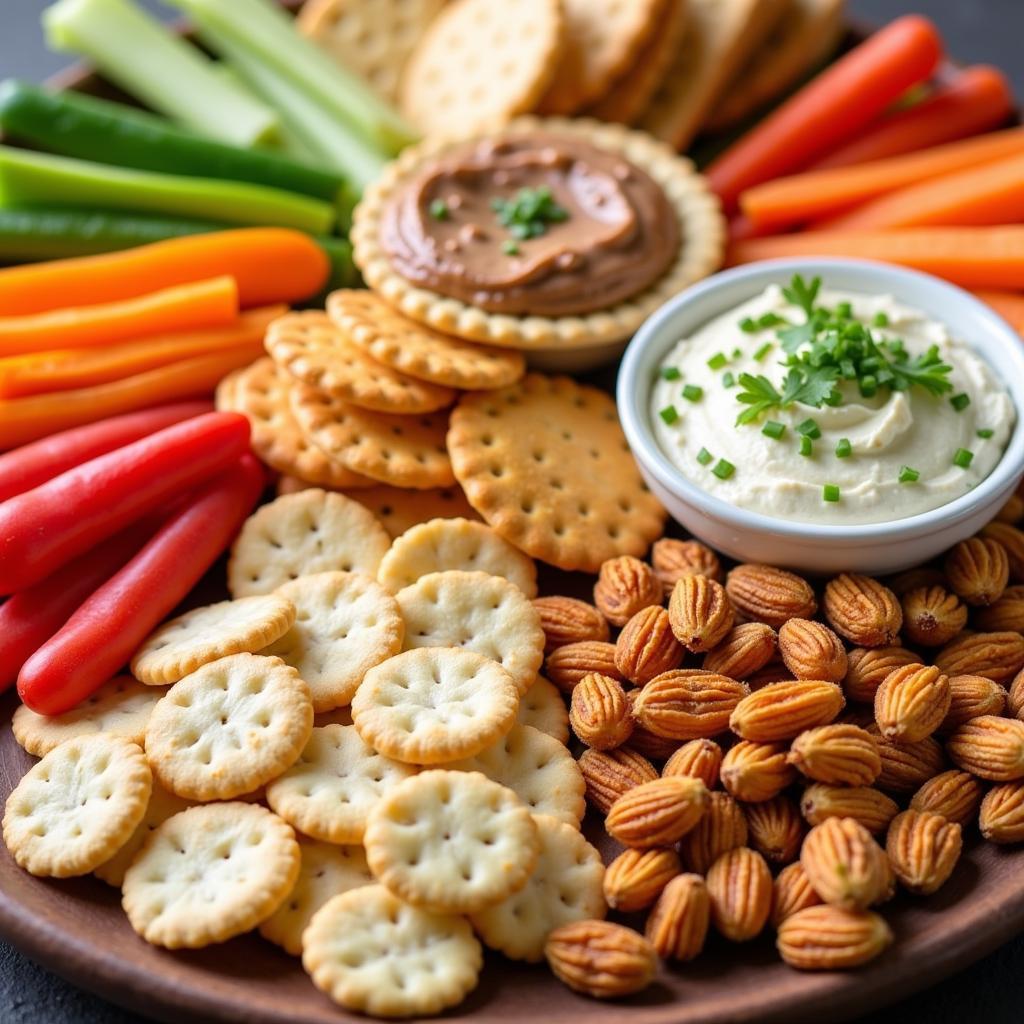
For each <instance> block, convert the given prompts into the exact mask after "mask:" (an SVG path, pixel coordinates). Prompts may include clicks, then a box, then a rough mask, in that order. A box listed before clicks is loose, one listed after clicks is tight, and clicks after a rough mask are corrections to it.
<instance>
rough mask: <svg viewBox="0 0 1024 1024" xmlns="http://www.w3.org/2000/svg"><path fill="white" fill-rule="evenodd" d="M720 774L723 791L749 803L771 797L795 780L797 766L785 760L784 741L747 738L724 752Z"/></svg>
mask: <svg viewBox="0 0 1024 1024" xmlns="http://www.w3.org/2000/svg"><path fill="white" fill-rule="evenodd" d="M720 774H721V778H722V785H723V786H724V787H725V789H726V791H727V792H728V793H731V794H732V795H733V796H734V797H735V798H736V799H737V800H743V801H745V802H748V803H758V802H760V801H762V800H771V798H772V797H774V796H777V795H778V794H779V793H781V792H782V790H784V789H785V788H786V787H787V786H788V785H789V784H790V783H791V782H793V780H794V779H796V769H795V768H794V767H793V766H792V765H790V764H789V763H788V762H787V761H786V745H785V744H784V743H752V742H750V741H749V740H741V741H740V742H739V743H735V744H733V746H732V747H730V748H729V750H727V751H726V753H725V757H724V758H723V759H722V768H721V773H720Z"/></svg>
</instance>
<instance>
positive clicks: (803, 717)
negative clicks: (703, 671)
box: [729, 679, 846, 743]
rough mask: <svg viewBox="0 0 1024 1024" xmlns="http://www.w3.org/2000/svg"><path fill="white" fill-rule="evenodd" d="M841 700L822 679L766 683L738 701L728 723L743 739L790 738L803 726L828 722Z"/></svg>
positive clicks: (838, 692) (836, 689)
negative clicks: (766, 684)
mask: <svg viewBox="0 0 1024 1024" xmlns="http://www.w3.org/2000/svg"><path fill="white" fill-rule="evenodd" d="M845 703H846V701H845V700H844V699H843V694H842V691H841V690H840V689H839V687H838V686H836V685H835V684H834V683H830V682H827V681H825V680H815V679H795V680H787V681H785V682H781V683H770V684H769V685H768V686H765V687H763V688H762V689H760V690H757V691H755V692H754V693H751V694H750V695H749V696H747V697H744V698H743V700H741V701H740V702H739V704H738V705H737V706H736V710H735V711H733V713H732V716H731V717H730V719H729V725H730V727H731V728H732V730H733V732H735V733H737V734H738V735H739V736H741V737H742V738H743V739H745V740H754V741H756V742H758V743H774V742H777V741H778V740H790V739H793V738H794V737H796V736H799V735H800V733H802V732H803V731H804V730H805V729H811V728H813V727H814V726H816V725H826V724H827V723H829V722H831V721H832V720H833V719H834V718H835V717H836V715H838V714H839V712H840V711H842V710H843V706H844V704H845Z"/></svg>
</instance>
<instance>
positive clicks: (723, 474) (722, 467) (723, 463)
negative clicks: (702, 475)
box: [711, 459, 736, 480]
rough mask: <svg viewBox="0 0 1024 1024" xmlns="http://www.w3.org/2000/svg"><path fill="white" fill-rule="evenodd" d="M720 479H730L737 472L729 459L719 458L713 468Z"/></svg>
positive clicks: (713, 471)
mask: <svg viewBox="0 0 1024 1024" xmlns="http://www.w3.org/2000/svg"><path fill="white" fill-rule="evenodd" d="M711 472H712V473H714V474H715V476H717V477H718V479H719V480H728V479H729V477H731V476H732V475H733V473H735V472H736V467H735V466H734V465H733V464H732V463H731V462H729V460H728V459H719V460H718V462H716V463H715V468H714V469H712V470H711Z"/></svg>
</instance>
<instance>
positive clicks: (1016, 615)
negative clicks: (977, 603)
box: [974, 583, 1024, 633]
mask: <svg viewBox="0 0 1024 1024" xmlns="http://www.w3.org/2000/svg"><path fill="white" fill-rule="evenodd" d="M974 625H975V626H976V627H977V628H978V629H983V630H985V631H987V632H995V633H998V632H1004V631H1008V632H1014V633H1024V585H1021V584H1019V583H1017V584H1014V585H1013V586H1012V587H1007V588H1006V589H1005V590H1004V591H1003V596H1002V597H1000V598H999V600H998V601H996V602H995V604H990V605H989V606H988V607H987V608H979V609H978V610H977V611H976V612H975V613H974Z"/></svg>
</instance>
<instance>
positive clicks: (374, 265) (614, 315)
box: [351, 117, 726, 475]
mask: <svg viewBox="0 0 1024 1024" xmlns="http://www.w3.org/2000/svg"><path fill="white" fill-rule="evenodd" d="M536 132H545V133H551V134H553V135H561V136H569V137H570V138H580V139H583V140H584V141H585V142H589V143H590V144H591V145H594V146H598V147H599V148H601V149H604V150H607V151H609V152H613V153H619V154H621V155H622V156H623V157H625V158H626V159H627V160H629V161H630V162H631V163H633V164H635V165H636V166H637V167H641V168H642V169H643V170H644V172H645V173H646V174H647V175H649V176H650V177H651V178H653V179H654V181H655V182H657V184H658V185H660V186H661V187H662V189H663V190H664V192H665V195H666V197H667V198H668V201H669V203H670V205H671V206H672V208H673V209H674V210H675V212H676V216H677V217H678V219H679V226H680V235H681V238H682V242H681V244H680V247H679V253H678V254H677V256H676V258H675V260H674V261H673V262H672V264H671V265H670V266H669V268H668V269H667V270H666V271H665V273H664V274H663V275H662V276H661V277H660V278H659V279H658V280H657V281H656V282H655V283H654V284H653V285H652V286H651V287H650V288H648V289H646V290H645V291H643V292H641V293H640V294H638V295H635V296H633V297H632V298H630V299H628V300H626V301H625V302H620V303H617V304H616V305H614V306H610V307H608V308H607V309H602V310H597V311H595V312H593V313H588V314H586V315H585V316H566V317H557V318H550V317H539V316H511V315H509V314H504V313H487V312H485V311H484V310H482V309H480V308H478V307H476V306H469V305H466V304H465V303H464V302H460V301H459V300H457V299H452V298H449V297H447V296H445V295H440V294H439V293H437V292H432V291H429V290H427V289H425V288H420V287H419V286H418V285H415V284H413V283H412V282H410V281H407V280H406V279H405V278H404V277H402V276H401V275H400V274H398V273H397V271H395V270H394V269H393V268H392V266H391V262H390V260H389V259H388V255H387V253H386V251H385V250H384V248H383V246H382V244H381V240H380V233H381V232H380V229H381V221H382V219H383V216H384V213H385V211H386V209H387V208H388V207H389V206H390V204H391V202H392V199H393V197H394V196H395V195H396V194H397V193H399V192H401V191H402V189H404V188H405V187H406V185H407V184H408V183H409V182H410V181H412V180H413V179H414V178H416V177H417V176H418V175H419V174H420V173H421V171H422V169H423V167H424V165H425V164H426V163H428V162H429V163H433V162H434V161H435V160H436V159H437V158H438V157H439V156H441V155H443V154H444V152H445V150H446V149H448V148H449V147H450V146H451V145H453V143H452V141H450V140H448V141H446V140H439V139H427V140H426V141H424V142H421V143H418V144H417V145H415V146H410V147H409V148H408V149H406V150H404V151H403V152H402V154H401V156H400V157H398V159H397V160H395V161H393V162H392V163H391V164H389V165H388V166H387V167H386V168H385V169H384V171H383V173H382V174H381V176H380V177H379V178H378V179H377V181H376V182H374V183H373V184H372V185H370V186H369V187H368V188H367V189H366V191H365V192H364V193H363V198H362V200H361V201H360V203H359V205H358V206H357V207H356V209H355V212H354V214H353V226H352V233H351V238H352V245H353V259H354V260H355V262H356V263H357V264H358V266H359V269H360V270H361V271H362V274H363V278H364V280H365V281H366V283H367V284H368V285H369V286H370V287H371V288H373V290H374V291H376V292H377V293H378V294H379V295H381V296H382V297H383V298H384V299H385V300H386V301H387V302H388V303H390V304H391V305H392V306H393V307H394V308H395V309H397V310H399V311H400V312H401V313H403V314H404V315H405V316H407V317H409V318H410V319H412V320H416V321H418V322H420V323H424V324H427V325H428V326H429V327H432V328H434V329H435V330H438V331H442V332H444V333H446V334H454V335H456V336H457V337H460V338H466V339H468V340H470V341H483V342H488V343H490V344H492V345H501V346H508V347H511V348H521V349H526V350H529V349H543V348H558V349H565V348H580V347H591V346H595V345H599V344H604V343H607V344H611V343H612V342H617V341H622V340H624V339H625V338H628V337H629V336H630V335H631V334H633V333H634V332H635V331H636V330H637V329H638V328H639V327H640V325H641V324H642V323H643V322H644V320H646V319H647V317H648V316H650V315H651V314H652V313H653V312H654V311H655V310H656V309H658V308H659V307H660V306H662V305H663V304H664V303H665V302H667V301H668V300H669V299H670V298H672V297H673V296H675V295H677V294H678V293H679V292H681V291H682V290H683V289H684V288H686V287H687V286H688V285H690V284H693V282H694V281H698V280H700V279H701V278H703V277H706V276H707V275H708V274H710V273H712V272H713V271H715V270H717V269H718V267H719V266H720V265H721V262H722V257H723V255H724V251H725V237H726V225H725V218H724V217H723V216H722V211H721V206H720V204H719V202H718V199H717V198H716V197H715V196H714V195H713V194H712V193H711V191H710V190H709V188H708V185H707V182H706V181H705V180H704V178H702V177H701V176H700V175H699V174H698V173H697V171H696V168H695V167H694V165H693V163H692V162H691V161H689V160H687V159H685V158H684V157H681V156H680V155H679V154H678V153H677V152H676V151H675V150H673V149H670V148H669V147H668V146H666V145H664V144H663V143H660V142H657V141H656V140H654V139H653V138H651V136H649V135H647V134H645V133H644V132H638V131H632V130H630V129H628V128H623V127H622V126H621V125H614V124H601V123H600V122H598V121H594V120H590V119H583V118H577V119H574V120H569V119H566V118H535V117H522V118H517V119H516V120H515V121H513V122H511V123H510V124H508V125H506V126H505V127H504V128H503V129H501V130H500V131H498V132H492V133H490V134H488V135H485V136H484V135H481V136H478V137H480V138H487V139H493V140H495V141H497V140H500V139H501V138H503V137H508V136H514V135H520V134H534V133H536ZM464 141H465V140H459V141H458V142H456V143H454V144H456V145H462V144H463V143H464ZM367 475H370V474H367Z"/></svg>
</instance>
